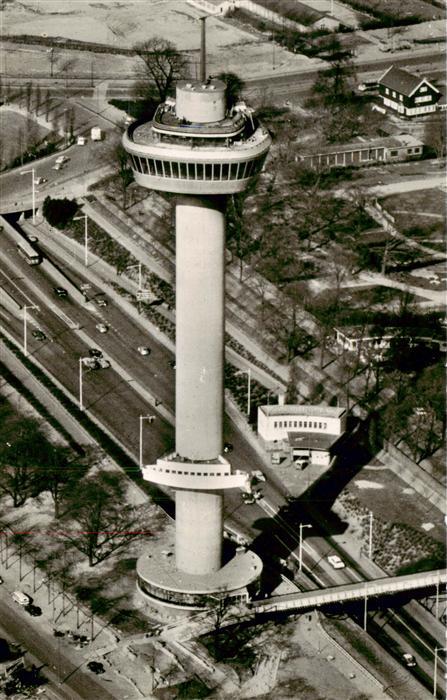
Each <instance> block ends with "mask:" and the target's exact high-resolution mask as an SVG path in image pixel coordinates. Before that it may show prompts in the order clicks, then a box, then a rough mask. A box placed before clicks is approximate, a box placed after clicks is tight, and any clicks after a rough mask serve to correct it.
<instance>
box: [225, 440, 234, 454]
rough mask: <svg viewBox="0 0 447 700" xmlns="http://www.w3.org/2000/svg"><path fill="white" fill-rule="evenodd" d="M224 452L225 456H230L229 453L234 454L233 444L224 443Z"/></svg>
mask: <svg viewBox="0 0 447 700" xmlns="http://www.w3.org/2000/svg"><path fill="white" fill-rule="evenodd" d="M223 451H224V452H225V454H228V452H233V445H232V444H231V442H224V445H223Z"/></svg>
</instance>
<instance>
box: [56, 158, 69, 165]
mask: <svg viewBox="0 0 447 700" xmlns="http://www.w3.org/2000/svg"><path fill="white" fill-rule="evenodd" d="M67 161H68V158H67V156H58V157H57V158H56V160H55V163H56V165H62V163H66V162H67Z"/></svg>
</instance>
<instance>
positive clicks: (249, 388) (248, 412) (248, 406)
mask: <svg viewBox="0 0 447 700" xmlns="http://www.w3.org/2000/svg"><path fill="white" fill-rule="evenodd" d="M245 373H246V374H247V416H249V415H250V409H251V367H249V368H248V369H240V370H239V371H238V372H236V374H245Z"/></svg>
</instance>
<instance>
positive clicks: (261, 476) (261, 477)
mask: <svg viewBox="0 0 447 700" xmlns="http://www.w3.org/2000/svg"><path fill="white" fill-rule="evenodd" d="M251 476H252V479H256V481H265V476H264V474H263V473H262V472H261V471H260V470H259V469H255V471H254V472H252V473H251Z"/></svg>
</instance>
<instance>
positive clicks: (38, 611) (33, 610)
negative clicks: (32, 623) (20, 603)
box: [25, 604, 42, 617]
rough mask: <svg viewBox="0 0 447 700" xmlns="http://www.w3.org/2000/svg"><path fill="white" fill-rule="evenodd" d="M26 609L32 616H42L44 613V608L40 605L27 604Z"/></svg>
mask: <svg viewBox="0 0 447 700" xmlns="http://www.w3.org/2000/svg"><path fill="white" fill-rule="evenodd" d="M25 610H26V612H27V613H29V614H30V615H31V617H40V616H41V615H42V608H39V606H38V605H32V604H30V605H27V606H26V607H25Z"/></svg>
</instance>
